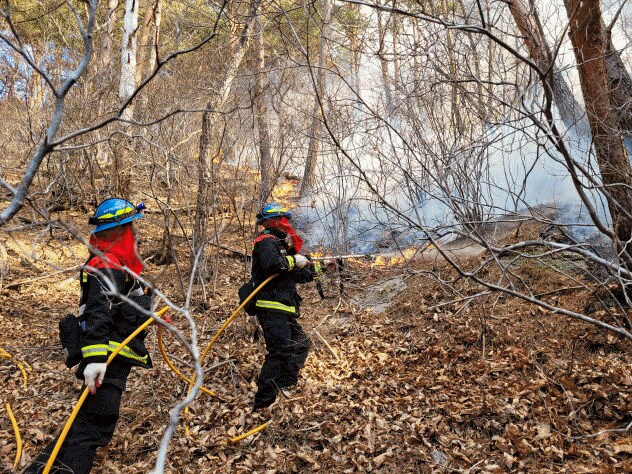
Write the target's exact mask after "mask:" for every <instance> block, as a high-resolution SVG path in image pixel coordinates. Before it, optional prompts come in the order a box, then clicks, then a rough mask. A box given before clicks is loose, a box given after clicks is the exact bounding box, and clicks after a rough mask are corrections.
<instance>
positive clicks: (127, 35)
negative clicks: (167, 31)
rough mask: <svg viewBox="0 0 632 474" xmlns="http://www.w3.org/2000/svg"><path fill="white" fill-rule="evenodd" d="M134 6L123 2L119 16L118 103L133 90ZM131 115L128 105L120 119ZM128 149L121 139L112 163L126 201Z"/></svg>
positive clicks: (132, 1) (136, 0) (129, 183)
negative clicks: (121, 28)
mask: <svg viewBox="0 0 632 474" xmlns="http://www.w3.org/2000/svg"><path fill="white" fill-rule="evenodd" d="M138 4H139V0H126V1H125V14H124V16H123V41H122V44H121V76H120V79H119V100H120V101H121V102H124V101H125V100H127V99H129V98H130V97H131V95H132V94H133V93H134V90H135V89H136V65H137V63H136V54H137V50H138ZM133 116H134V107H133V104H130V105H129V106H128V107H127V108H126V109H125V110H124V111H123V113H122V114H121V118H122V119H124V120H131V119H132V117H133ZM128 128H129V125H128V124H126V123H125V122H123V123H122V125H121V132H122V133H123V134H125V133H126V132H127V130H128ZM130 161H131V158H130V146H129V143H127V140H126V139H125V138H123V139H122V140H121V141H120V142H119V146H118V147H117V150H116V151H115V155H114V160H113V170H112V171H113V184H114V188H115V189H116V192H117V193H118V194H119V195H120V196H121V197H124V198H129V196H130V194H131V192H132V169H131V168H132V165H131V162H130Z"/></svg>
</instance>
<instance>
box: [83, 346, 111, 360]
mask: <svg viewBox="0 0 632 474" xmlns="http://www.w3.org/2000/svg"><path fill="white" fill-rule="evenodd" d="M81 354H82V355H83V357H84V358H86V357H96V356H107V355H108V345H107V344H94V345H92V346H84V347H82V348H81Z"/></svg>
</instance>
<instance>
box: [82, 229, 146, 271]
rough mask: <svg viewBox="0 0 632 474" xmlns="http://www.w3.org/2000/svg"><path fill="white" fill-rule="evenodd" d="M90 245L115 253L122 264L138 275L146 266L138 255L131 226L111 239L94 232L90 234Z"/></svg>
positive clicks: (102, 250)
mask: <svg viewBox="0 0 632 474" xmlns="http://www.w3.org/2000/svg"><path fill="white" fill-rule="evenodd" d="M90 245H91V246H92V247H94V248H95V249H97V250H99V251H101V252H103V253H109V254H112V255H114V256H115V257H116V258H117V259H118V260H119V262H121V265H124V266H126V267H127V268H129V269H130V270H131V271H133V272H134V273H136V274H137V275H138V274H140V272H142V271H143V269H144V268H145V266H144V265H143V262H141V261H140V258H139V257H138V255H139V254H138V247H137V245H136V239H135V238H134V234H132V231H131V229H130V228H129V226H126V227H125V230H124V231H123V233H122V234H121V235H117V236H116V237H113V238H111V239H104V238H102V237H99V233H98V232H97V233H96V234H92V235H91V236H90Z"/></svg>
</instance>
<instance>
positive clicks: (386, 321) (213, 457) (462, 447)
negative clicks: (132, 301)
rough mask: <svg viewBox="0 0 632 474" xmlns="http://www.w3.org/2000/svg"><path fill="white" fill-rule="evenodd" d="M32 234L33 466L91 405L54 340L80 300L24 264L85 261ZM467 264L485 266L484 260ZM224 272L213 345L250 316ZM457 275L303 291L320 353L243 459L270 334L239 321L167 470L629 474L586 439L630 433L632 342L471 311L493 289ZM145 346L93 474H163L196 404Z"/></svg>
mask: <svg viewBox="0 0 632 474" xmlns="http://www.w3.org/2000/svg"><path fill="white" fill-rule="evenodd" d="M151 219H152V217H151V216H148V218H147V219H146V220H147V221H150V220H151ZM148 224H149V222H148ZM154 224H156V225H155V226H154V227H152V225H148V226H147V227H146V228H147V229H153V230H152V231H147V232H146V233H145V234H144V235H143V245H144V247H143V248H144V252H147V254H149V252H150V251H152V250H155V249H156V248H157V246H158V243H159V238H160V233H159V231H158V230H159V225H158V223H154ZM232 231H233V232H235V233H236V235H237V233H238V229H232ZM21 237H24V238H25V241H26V240H27V239H26V236H20V235H19V234H15V233H14V234H13V239H12V240H7V241H5V242H3V248H4V249H5V252H4V255H5V258H4V260H3V262H4V265H3V273H2V274H3V280H2V290H1V293H0V294H1V298H2V308H3V310H2V311H1V312H0V325H1V327H2V331H1V332H0V347H2V348H4V349H5V350H6V351H7V352H9V353H10V354H12V355H13V356H14V357H16V358H18V359H20V360H22V361H24V362H27V363H28V364H29V365H30V367H31V370H29V371H28V381H27V383H26V385H25V384H24V381H23V377H22V375H21V373H20V371H19V369H18V368H17V366H16V364H15V363H14V362H13V361H12V360H10V359H6V358H2V359H0V394H1V398H2V401H4V402H9V403H10V404H11V407H12V410H13V412H14V414H15V416H16V418H17V420H18V423H19V426H20V430H21V434H22V437H23V439H24V442H25V448H24V455H23V457H22V464H21V465H22V466H24V465H26V464H27V463H28V462H29V460H30V459H31V458H32V457H33V456H34V455H36V453H37V452H38V451H39V450H41V449H42V447H43V446H44V445H45V444H46V443H48V442H49V441H50V440H51V439H52V438H53V436H54V435H55V433H56V432H57V430H59V429H61V427H62V426H63V424H64V423H65V420H66V419H67V417H68V415H69V413H70V411H71V409H72V406H73V404H74V403H75V401H76V399H77V396H78V394H79V391H80V384H79V383H78V381H77V380H76V379H75V378H74V375H73V371H71V370H69V369H66V368H65V366H64V365H63V363H62V361H61V355H60V352H61V348H60V345H59V342H58V336H57V322H58V320H59V319H60V318H61V317H63V316H64V315H65V314H66V313H67V312H69V311H70V312H71V311H75V307H74V304H75V301H76V298H77V292H78V288H77V287H78V285H77V284H76V282H75V281H74V280H72V276H73V273H72V272H70V273H68V274H63V273H58V274H53V275H51V276H49V277H46V278H42V279H40V280H36V281H28V280H30V279H33V278H34V277H37V276H39V275H40V274H42V272H51V270H50V269H46V267H45V266H44V265H43V264H42V261H37V260H34V259H33V258H30V257H28V256H27V255H30V256H36V257H38V258H41V259H44V260H46V261H47V262H49V263H55V264H58V265H60V266H64V267H70V266H73V265H76V264H79V263H82V259H83V258H85V256H84V252H83V250H82V247H81V245H80V244H78V243H72V242H63V243H61V242H59V241H56V240H52V239H49V240H47V239H44V240H42V241H40V242H39V243H38V244H37V245H36V247H31V248H29V249H26V248H21V247H20V242H21V240H20V238H21ZM308 244H309V243H308ZM180 245H181V248H179V249H178V251H179V255H180V257H181V260H183V261H184V260H185V258H184V255H185V252H186V247H185V245H184V243H181V244H180ZM212 251H213V252H214V250H212ZM462 258H463V263H464V264H465V265H467V264H468V259H470V260H471V262H470V263H471V264H472V265H473V264H475V263H476V262H477V258H478V257H477V256H475V255H474V256H463V257H462ZM219 268H220V269H221V272H220V273H219V274H218V275H217V288H218V291H217V294H216V295H215V296H213V297H209V298H208V300H207V301H206V302H204V303H199V302H200V301H203V299H202V298H201V294H199V293H196V294H195V296H194V301H195V302H196V306H194V307H192V308H191V311H192V314H193V315H194V317H195V319H196V321H197V324H198V331H199V332H198V336H199V338H200V346H201V347H204V346H206V344H207V343H208V341H209V340H210V339H211V337H212V336H213V335H214V334H215V332H216V331H217V329H218V328H219V326H220V325H221V324H222V322H223V321H224V320H225V319H226V318H227V317H228V316H229V315H230V313H231V312H232V311H233V310H234V308H235V307H236V289H237V288H238V286H239V284H240V283H241V282H242V281H244V268H245V264H244V261H243V259H241V258H239V257H238V256H237V255H235V254H233V253H230V252H224V251H222V252H220V265H219ZM431 269H432V270H433V272H432V273H429V270H431ZM148 270H149V275H150V276H151V277H152V279H154V280H155V281H156V282H157V283H158V286H159V288H160V289H161V291H163V292H164V293H165V294H166V295H168V296H169V297H171V298H172V299H173V301H175V302H177V303H179V304H182V302H183V301H184V298H183V296H182V295H181V294H180V286H179V283H178V281H179V277H178V273H177V268H176V267H175V266H174V265H170V266H161V267H157V266H153V265H151V260H150V265H149V268H148ZM180 270H183V269H182V268H180ZM528 270H529V271H528V272H527V273H525V276H524V277H525V278H526V277H529V278H532V279H533V280H532V282H533V283H537V282H540V283H539V284H540V287H541V290H542V291H543V292H545V291H555V289H556V288H559V285H558V284H557V283H558V282H556V280H555V279H556V278H558V277H557V276H556V274H555V273H553V272H550V271H549V270H547V269H546V268H539V267H533V268H529V269H528ZM68 277H71V278H70V279H67V278H68ZM454 277H455V275H454V274H453V272H452V271H451V270H450V269H449V268H448V266H447V265H446V264H445V262H443V261H441V260H438V259H435V258H430V253H429V254H428V255H425V256H423V258H418V259H416V260H414V261H412V262H409V263H408V264H407V265H406V266H403V267H400V266H397V265H392V266H389V265H385V266H376V265H375V264H373V263H371V262H368V261H353V262H350V264H349V266H348V268H347V269H346V271H345V274H344V279H343V280H342V285H341V284H340V283H341V281H340V276H339V275H338V274H336V273H335V272H334V273H333V274H329V275H327V276H326V277H325V279H324V292H325V295H326V299H324V300H320V298H319V296H318V294H317V292H316V290H315V288H314V285H313V284H309V285H306V286H305V287H303V288H302V290H301V294H302V296H303V297H304V298H305V300H304V306H303V307H304V314H303V317H302V324H303V326H304V328H305V329H306V330H307V331H308V332H309V334H310V337H311V340H312V343H313V347H312V352H311V354H310V357H309V359H308V362H307V365H306V367H305V368H304V370H303V372H302V380H301V382H300V383H299V387H298V389H297V391H296V393H295V398H293V399H292V400H281V402H280V403H279V404H278V405H277V406H276V407H275V408H274V412H273V415H274V417H273V423H272V425H271V426H270V427H268V428H267V429H266V430H264V431H263V432H261V433H260V434H257V435H255V436H253V437H251V438H248V439H246V440H244V441H241V442H239V443H237V444H231V443H229V442H228V440H229V438H230V437H231V436H235V435H237V434H240V433H242V432H244V431H247V430H249V429H251V428H254V427H255V426H257V425H258V424H260V423H261V420H259V419H257V417H253V416H252V415H251V414H250V406H251V403H252V397H253V394H254V390H255V388H256V387H255V383H254V382H255V377H256V374H257V372H258V369H259V367H260V365H261V363H262V361H263V353H264V347H263V341H262V338H261V337H260V335H259V334H258V332H259V331H258V330H257V325H256V323H255V322H254V321H253V320H252V319H251V318H249V317H247V316H246V315H245V314H243V315H240V316H239V317H238V318H237V320H236V322H235V323H234V324H233V325H232V326H231V327H230V328H229V329H228V330H227V332H226V333H225V335H224V336H223V337H222V338H221V339H220V341H219V343H218V344H217V346H216V347H215V348H214V349H213V351H212V353H211V354H210V356H209V358H208V360H207V361H206V362H205V367H206V368H207V370H208V374H207V376H206V379H205V386H207V387H209V388H210V389H212V390H214V391H216V392H218V394H219V395H220V396H221V398H222V401H218V400H216V399H212V398H210V397H208V396H207V395H204V394H199V395H198V397H197V399H196V401H195V402H194V403H193V404H192V405H191V409H190V411H189V414H188V415H187V416H186V418H185V419H183V420H182V421H181V423H180V427H179V428H178V430H177V431H176V435H175V436H174V439H173V441H172V443H171V446H170V449H169V460H168V464H167V466H168V470H167V472H170V473H174V474H175V473H213V472H237V473H241V472H243V473H246V472H248V473H249V472H259V473H264V472H265V473H275V472H276V473H290V472H309V471H312V472H316V471H319V472H341V473H343V472H350V473H351V472H381V473H392V472H402V473H408V472H410V473H426V472H428V473H430V472H470V473H483V472H485V473H503V472H537V473H545V472H551V473H553V472H555V473H557V472H572V473H580V472H591V473H594V472H599V473H621V472H631V471H632V442H631V441H630V433H629V432H628V433H627V434H622V433H603V434H600V435H598V436H593V437H586V436H587V435H592V434H595V433H598V432H600V431H603V430H608V429H614V428H620V427H622V426H627V425H629V424H630V422H631V421H632V391H631V387H632V368H631V367H632V364H631V362H632V357H631V354H630V347H629V344H628V343H626V342H625V341H623V340H619V339H618V338H617V337H615V336H612V335H610V334H607V333H604V332H600V331H597V330H595V329H593V328H591V327H589V326H586V325H585V324H583V323H581V324H580V323H578V322H575V321H571V320H568V319H566V318H564V317H562V316H559V315H553V314H549V313H546V312H544V311H541V310H539V309H535V308H534V307H531V306H528V305H526V304H525V303H524V302H522V301H518V300H514V299H510V298H507V297H504V296H499V295H494V294H490V295H486V296H483V297H480V298H477V299H471V298H468V296H471V295H473V294H476V293H478V292H480V291H481V289H480V288H475V287H473V286H471V285H470V284H468V283H467V282H461V281H457V282H456V283H454V284H452V285H447V284H446V283H445V282H446V281H448V280H451V279H453V278H454ZM439 278H440V279H439ZM385 282H390V283H385ZM185 283H186V281H185ZM210 288H211V285H209V287H208V288H207V291H210ZM341 289H342V294H341ZM455 290H456V291H455ZM209 294H210V293H209ZM555 297H556V298H559V299H562V300H564V301H563V302H564V303H565V305H567V306H568V307H571V308H572V307H574V306H576V307H578V308H579V307H580V306H582V305H585V304H586V295H584V294H583V293H582V292H581V290H569V291H564V292H559V293H557V294H556V296H555ZM367 302H371V303H373V306H377V307H378V309H380V308H381V309H384V308H386V309H385V310H384V311H382V312H375V311H373V309H375V308H372V307H371V306H367V307H363V305H362V304H361V303H367ZM380 302H381V303H383V304H380ZM174 324H175V325H176V326H177V327H179V328H180V329H182V330H186V322H185V321H184V319H183V318H178V317H177V316H175V315H174ZM148 343H149V344H148V346H149V347H150V348H151V349H152V357H153V359H154V363H155V368H154V369H153V370H151V371H140V370H135V371H134V373H133V374H132V376H131V377H130V381H129V384H128V391H127V392H126V395H125V397H124V404H123V409H122V412H121V419H120V421H119V425H118V428H117V433H116V435H115V438H114V440H113V441H112V443H111V444H110V446H109V447H108V448H107V449H105V450H102V451H101V452H100V453H99V457H98V459H97V461H96V464H95V468H94V469H93V472H94V473H97V474H98V473H112V472H120V473H138V472H148V471H149V470H150V469H151V467H152V466H153V463H154V462H155V456H156V451H157V449H158V445H159V443H160V439H161V437H162V434H163V432H164V428H165V426H166V424H167V421H168V417H169V413H170V410H171V408H172V407H173V406H174V405H175V404H176V403H177V402H178V401H180V400H181V399H182V398H183V397H184V395H185V393H186V384H185V383H182V382H181V381H179V380H178V379H177V378H176V377H175V376H174V374H173V373H172V372H171V371H170V370H169V368H168V367H167V365H166V364H165V362H164V361H163V360H162V358H161V356H160V353H159V352H158V349H157V346H156V335H155V330H152V331H150V335H149V337H148ZM166 343H167V345H168V347H169V351H170V352H171V354H172V357H173V360H174V362H175V363H176V365H177V366H178V367H179V368H180V370H182V371H183V372H185V373H187V374H188V373H190V368H189V367H188V366H187V360H188V358H187V355H186V354H185V353H184V351H183V350H182V348H181V347H180V346H179V344H177V343H176V341H175V339H174V338H173V337H171V336H169V335H168V336H166ZM214 366H216V367H215V368H213V369H209V368H210V367H214ZM3 405H4V404H3ZM184 425H186V426H188V427H189V430H190V435H189V436H187V435H186V434H185V431H184V429H183V427H184ZM14 456H15V437H14V436H13V430H12V428H11V425H10V422H9V420H8V417H7V416H6V414H4V415H3V416H2V417H0V470H2V472H11V466H12V464H13V459H14Z"/></svg>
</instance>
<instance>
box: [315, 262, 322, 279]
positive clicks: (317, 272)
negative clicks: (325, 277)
mask: <svg viewBox="0 0 632 474" xmlns="http://www.w3.org/2000/svg"><path fill="white" fill-rule="evenodd" d="M314 270H316V278H318V277H320V276H321V275H322V274H323V267H321V266H320V262H314Z"/></svg>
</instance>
